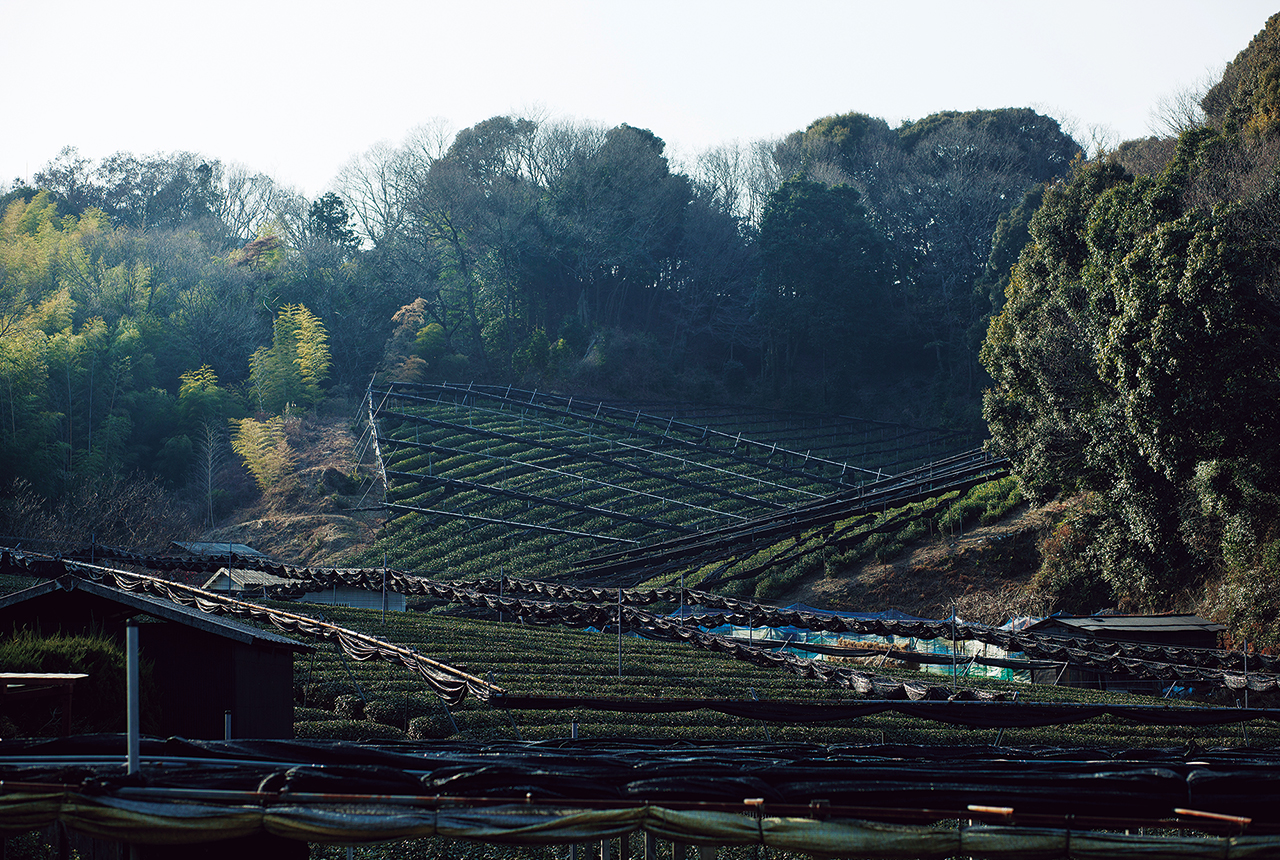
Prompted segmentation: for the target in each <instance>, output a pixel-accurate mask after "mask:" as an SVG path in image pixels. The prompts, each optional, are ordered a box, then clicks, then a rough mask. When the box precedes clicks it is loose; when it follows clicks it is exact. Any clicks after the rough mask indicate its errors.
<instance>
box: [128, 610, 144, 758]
mask: <svg viewBox="0 0 1280 860" xmlns="http://www.w3.org/2000/svg"><path fill="white" fill-rule="evenodd" d="M124 636H125V640H124V641H125V663H126V665H125V678H126V681H125V684H126V694H127V696H128V704H127V705H126V714H125V716H126V723H127V730H128V733H129V737H128V742H127V747H128V750H127V755H128V772H129V773H130V774H135V773H137V772H138V770H139V764H138V758H139V755H138V754H139V751H140V749H141V747H142V736H141V725H142V720H141V714H140V708H141V706H142V705H141V698H140V694H139V690H138V622H137V621H136V620H135V619H132V618H131V619H129V623H128V626H126V627H125V634H124Z"/></svg>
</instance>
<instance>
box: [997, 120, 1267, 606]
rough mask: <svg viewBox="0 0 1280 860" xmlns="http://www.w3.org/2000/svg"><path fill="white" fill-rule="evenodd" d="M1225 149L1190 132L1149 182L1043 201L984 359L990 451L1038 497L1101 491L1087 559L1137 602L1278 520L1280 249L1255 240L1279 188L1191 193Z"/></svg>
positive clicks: (1225, 555)
mask: <svg viewBox="0 0 1280 860" xmlns="http://www.w3.org/2000/svg"><path fill="white" fill-rule="evenodd" d="M1234 145H1237V144H1236V143H1232V141H1231V140H1229V139H1224V138H1222V137H1221V136H1219V134H1218V133H1217V132H1215V131H1213V130H1211V129H1207V128H1201V129H1194V130H1192V131H1189V132H1186V133H1184V134H1183V136H1182V138H1181V139H1180V141H1179V145H1178V150H1177V153H1176V155H1175V157H1174V158H1173V160H1172V161H1171V163H1170V164H1169V166H1168V168H1167V169H1166V170H1164V171H1163V172H1162V173H1160V174H1159V175H1157V176H1153V177H1137V178H1135V177H1133V176H1132V175H1131V174H1128V173H1126V172H1125V171H1124V170H1123V168H1122V167H1120V166H1119V164H1117V163H1114V162H1099V163H1093V164H1089V165H1086V166H1085V167H1083V168H1081V169H1080V170H1078V171H1077V173H1076V174H1075V175H1074V176H1073V178H1072V180H1071V181H1070V182H1069V183H1066V184H1065V185H1062V186H1058V187H1055V188H1051V189H1050V190H1049V192H1048V193H1046V195H1045V202H1044V205H1043V206H1042V207H1041V208H1040V210H1039V211H1038V212H1037V213H1036V214H1035V216H1034V217H1033V218H1032V221H1031V229H1030V232H1031V238H1032V243H1031V244H1030V245H1028V246H1027V249H1026V250H1025V251H1024V252H1023V255H1022V257H1021V259H1020V260H1019V262H1018V265H1017V267H1016V268H1015V270H1014V274H1013V277H1012V279H1011V281H1010V285H1009V289H1008V293H1007V300H1006V303H1005V306H1004V309H1003V311H1002V312H1001V314H1000V315H999V316H998V317H996V318H995V319H994V320H993V321H992V323H991V328H990V330H989V333H988V336H987V341H986V343H985V344H984V346H983V351H982V358H983V362H984V364H985V365H986V366H987V368H988V370H989V371H990V372H991V375H992V378H993V379H994V381H995V385H994V386H993V388H992V389H991V390H990V391H989V392H988V393H987V396H986V398H985V414H986V416H987V419H988V422H989V425H990V428H991V432H992V435H993V437H994V439H995V441H996V444H997V445H998V446H999V448H1000V450H1001V451H1003V452H1005V453H1006V454H1007V455H1008V456H1009V457H1010V459H1011V460H1012V462H1013V463H1014V466H1015V468H1016V470H1017V471H1018V473H1019V476H1020V477H1021V478H1022V479H1023V481H1024V482H1025V483H1026V485H1027V486H1028V488H1029V489H1030V490H1031V491H1032V492H1033V493H1036V494H1039V495H1048V494H1052V493H1053V492H1056V491H1058V490H1060V489H1085V490H1092V491H1094V492H1096V493H1097V495H1098V499H1099V505H1100V507H1099V513H1100V515H1101V516H1100V518H1099V519H1098V525H1097V530H1098V534H1097V535H1096V536H1095V537H1096V540H1094V541H1092V542H1091V543H1092V545H1093V546H1094V547H1095V549H1094V550H1093V561H1092V562H1091V563H1093V564H1095V565H1096V567H1097V569H1098V570H1099V572H1100V575H1101V576H1102V577H1104V578H1105V579H1106V581H1107V583H1108V584H1109V585H1110V587H1111V588H1112V590H1113V591H1114V592H1115V593H1116V594H1117V595H1118V596H1120V597H1121V598H1123V599H1126V600H1129V601H1132V602H1134V603H1138V604H1150V603H1154V602H1156V601H1159V600H1162V599H1165V598H1167V597H1168V596H1169V595H1170V594H1171V593H1172V592H1174V591H1175V590H1177V589H1178V588H1181V587H1184V586H1186V585H1188V584H1190V583H1192V582H1194V581H1195V580H1196V579H1197V577H1201V576H1204V575H1205V574H1206V573H1207V571H1208V570H1209V568H1210V567H1211V566H1212V565H1213V564H1214V563H1216V562H1218V561H1222V560H1224V559H1225V560H1229V559H1230V558H1231V557H1232V556H1235V557H1236V558H1240V557H1243V556H1247V555H1249V554H1250V553H1251V552H1252V551H1253V550H1252V549H1250V548H1251V547H1257V546H1258V545H1259V542H1265V541H1266V540H1267V539H1268V538H1267V534H1268V529H1269V528H1270V527H1271V526H1269V525H1268V524H1269V523H1272V522H1274V519H1275V517H1276V516H1277V515H1280V499H1277V497H1275V496H1274V495H1269V492H1270V491H1267V490H1264V488H1266V487H1274V486H1280V458H1278V457H1277V455H1276V453H1275V451H1274V446H1273V445H1272V444H1271V443H1270V441H1269V438H1268V437H1269V434H1268V431H1267V430H1266V429H1264V428H1267V427H1271V426H1274V422H1276V421H1278V420H1280V402H1278V401H1277V398H1276V397H1275V394H1274V390H1275V386H1276V384H1277V383H1276V381H1277V380H1278V379H1280V344H1278V343H1277V326H1276V323H1277V322H1278V321H1280V308H1278V307H1277V302H1276V297H1275V295H1274V294H1273V293H1271V292H1270V291H1269V290H1268V288H1267V287H1266V284H1267V283H1269V282H1271V279H1273V278H1274V277H1275V274H1276V272H1277V271H1280V265H1278V264H1277V259H1278V254H1277V248H1280V245H1277V244H1275V243H1274V242H1272V243H1267V242H1265V241H1259V239H1260V237H1259V234H1258V233H1257V231H1256V230H1255V229H1254V227H1253V224H1254V223H1255V221H1256V220H1257V213H1258V210H1259V208H1260V207H1263V208H1264V209H1265V210H1268V211H1269V210H1270V207H1271V206H1272V203H1271V200H1273V199H1275V197H1276V195H1280V187H1277V186H1276V185H1275V184H1274V181H1273V185H1272V187H1271V189H1270V191H1269V192H1267V193H1265V194H1263V195H1261V196H1259V197H1255V198H1253V199H1245V200H1241V199H1236V200H1232V201H1229V200H1217V201H1213V202H1212V204H1209V201H1205V205H1201V206H1198V205H1196V202H1197V200H1199V199H1200V197H1199V195H1198V194H1195V193H1191V192H1193V191H1194V190H1195V189H1197V188H1202V186H1203V185H1204V184H1205V182H1206V181H1207V180H1206V178H1205V177H1204V175H1203V174H1204V172H1205V171H1206V170H1211V169H1212V166H1213V165H1214V164H1215V161H1214V160H1213V159H1211V158H1209V157H1208V156H1209V155H1210V154H1212V153H1213V152H1214V151H1215V150H1216V148H1217V147H1220V146H1234ZM1230 185H1231V183H1225V186H1226V187H1230ZM1264 440H1265V441H1264Z"/></svg>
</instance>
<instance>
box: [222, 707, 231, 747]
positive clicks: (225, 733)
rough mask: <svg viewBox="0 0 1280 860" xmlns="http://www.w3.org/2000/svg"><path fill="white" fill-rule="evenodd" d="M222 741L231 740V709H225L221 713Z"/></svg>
mask: <svg viewBox="0 0 1280 860" xmlns="http://www.w3.org/2000/svg"><path fill="white" fill-rule="evenodd" d="M222 739H223V740H224V741H229V740H231V709H230V708H227V709H226V710H225V711H223V712H222Z"/></svg>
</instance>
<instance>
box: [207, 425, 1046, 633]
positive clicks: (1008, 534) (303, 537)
mask: <svg viewBox="0 0 1280 860" xmlns="http://www.w3.org/2000/svg"><path fill="white" fill-rule="evenodd" d="M286 429H287V433H288V439H289V446H290V448H291V450H292V451H293V455H294V458H295V459H294V468H293V470H292V472H291V474H290V475H289V476H288V477H287V478H286V479H285V480H284V481H283V482H282V483H281V484H280V485H279V486H277V487H275V488H273V489H272V490H271V491H269V492H268V493H266V494H264V495H263V496H261V497H260V498H259V499H258V500H257V501H256V502H255V503H254V504H252V505H251V506H248V507H246V508H242V509H240V510H238V511H235V512H234V513H233V514H232V516H231V517H230V520H229V522H228V523H227V524H225V525H221V526H219V527H218V528H215V529H210V530H208V531H206V532H205V533H204V534H203V535H202V536H201V539H202V540H209V541H234V542H237V543H244V544H248V545H249V546H252V547H254V548H255V549H257V550H260V551H261V552H264V553H266V554H268V555H270V556H271V557H273V558H275V559H278V560H280V561H284V562H287V563H290V564H298V565H317V566H338V565H342V564H345V563H349V559H350V558H351V556H352V555H354V554H355V553H356V552H358V551H359V550H360V549H361V548H362V547H366V546H369V545H371V544H372V542H373V539H374V537H375V535H376V532H377V529H378V527H379V526H380V525H381V523H382V518H383V514H382V513H381V512H380V511H377V510H374V509H373V508H374V506H375V505H376V504H377V503H378V502H380V501H381V500H382V498H381V492H382V490H381V486H380V485H379V484H378V480H377V476H376V474H375V472H374V469H373V466H372V454H371V452H369V451H367V450H363V446H362V440H361V439H359V438H358V436H357V434H358V432H359V430H358V428H356V429H353V423H352V421H351V420H350V418H349V417H347V416H330V417H323V416H320V417H318V416H307V417H305V418H297V419H293V420H292V421H291V422H290V423H289V424H288V426H287V428H286ZM362 460H363V464H362V462H361V461H362ZM1058 507H1059V506H1048V507H1041V508H1035V509H1032V508H1028V507H1026V506H1023V507H1021V508H1018V509H1015V511H1014V512H1013V513H1012V514H1011V515H1010V516H1008V517H1006V518H1005V519H1003V520H1001V521H1000V522H999V523H996V524H994V525H990V526H983V527H981V528H977V529H974V530H971V531H969V532H966V533H965V534H963V535H944V536H938V537H935V538H933V539H931V540H926V541H922V542H920V543H918V544H917V545H915V546H914V547H910V548H908V550H907V551H905V552H904V553H902V554H901V555H899V556H897V557H895V558H893V559H890V560H889V561H887V562H884V563H881V562H878V561H876V560H875V559H873V558H872V559H867V560H864V561H863V562H861V563H859V564H858V565H856V566H855V567H852V568H849V569H844V570H837V571H827V572H824V574H823V575H822V576H820V577H814V578H810V579H808V580H804V581H802V582H801V583H799V585H798V586H797V587H796V588H795V589H793V590H792V591H791V592H789V593H788V594H786V595H783V596H782V597H781V598H779V599H777V600H776V601H774V602H776V603H778V604H779V605H786V604H788V603H793V602H797V601H798V602H803V603H808V604H811V605H814V606H819V607H823V608H830V609H845V610H853V611H879V610H884V609H890V608H892V609H898V610H901V611H903V612H907V613H910V614H912V615H919V616H922V617H926V618H943V617H948V616H950V614H951V611H952V607H953V605H954V606H955V607H956V608H957V610H958V612H959V614H960V616H961V617H962V618H965V619H967V620H972V621H982V622H987V623H995V624H1000V623H1003V622H1004V621H1005V620H1006V619H1007V618H1008V617H1009V616H1010V615H1032V614H1046V613H1047V612H1048V611H1049V606H1048V599H1047V598H1046V597H1045V596H1044V595H1041V594H1038V593H1037V592H1036V591H1035V590H1034V589H1033V587H1032V585H1031V579H1032V576H1033V574H1034V572H1035V570H1036V569H1037V568H1038V567H1039V553H1038V551H1037V545H1038V543H1039V540H1040V539H1041V537H1042V536H1043V534H1044V532H1045V530H1046V529H1047V528H1048V526H1049V524H1050V523H1051V522H1052V520H1053V518H1054V516H1055V514H1056V513H1057V511H1058Z"/></svg>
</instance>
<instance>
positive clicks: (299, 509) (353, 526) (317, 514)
mask: <svg viewBox="0 0 1280 860" xmlns="http://www.w3.org/2000/svg"><path fill="white" fill-rule="evenodd" d="M344 411H345V410H337V409H335V410H334V411H333V413H332V414H323V415H317V414H311V415H307V416H304V417H302V418H294V419H292V420H291V421H290V422H288V423H286V427H285V430H286V433H287V437H288V444H289V449H290V451H291V453H292V458H293V460H292V467H291V469H290V472H289V474H288V475H287V476H286V477H285V479H284V480H282V481H281V483H280V484H279V485H278V486H276V487H273V488H272V489H270V490H269V491H267V492H265V493H263V494H261V495H260V496H258V497H257V498H256V499H255V500H254V501H253V503H252V504H251V505H249V506H246V507H241V508H238V509H236V510H234V511H232V512H230V513H229V514H228V516H227V518H226V520H227V521H226V522H224V523H222V524H219V525H218V526H216V527H215V528H212V529H208V530H206V531H204V532H203V533H202V534H201V535H200V537H199V539H200V540H203V541H215V542H221V541H234V542H236V543H243V544H247V545H249V546H252V547H253V548H255V549H257V550H259V551H260V552H264V553H266V554H267V555H269V556H271V557H272V558H275V559H278V560H280V561H283V562H288V563H290V564H298V565H321V566H333V565H337V564H340V563H341V561H342V559H344V558H345V557H346V556H348V555H350V554H351V553H353V552H358V551H359V550H361V549H362V548H365V547H367V546H368V545H369V544H370V543H371V542H372V541H373V539H374V535H375V532H376V529H377V527H378V525H379V523H380V522H381V518H382V514H381V511H379V510H373V509H370V507H369V506H370V505H371V504H376V503H379V502H381V500H382V499H381V490H380V489H379V488H374V487H373V475H372V473H371V472H370V470H369V469H368V468H361V466H360V462H361V456H360V453H359V448H358V445H359V442H360V439H359V437H358V435H357V433H358V431H353V427H355V426H356V425H355V424H354V423H353V421H352V417H351V416H350V415H347V414H343V412H344ZM371 488H372V492H370V490H371Z"/></svg>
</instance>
